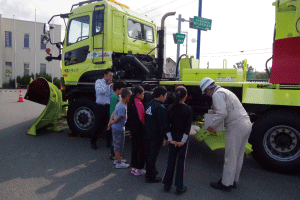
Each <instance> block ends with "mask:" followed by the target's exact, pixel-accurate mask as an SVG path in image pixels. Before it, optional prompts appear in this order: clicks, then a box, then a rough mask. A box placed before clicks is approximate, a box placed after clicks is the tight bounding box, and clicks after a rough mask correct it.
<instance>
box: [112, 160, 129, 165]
mask: <svg viewBox="0 0 300 200" xmlns="http://www.w3.org/2000/svg"><path fill="white" fill-rule="evenodd" d="M117 162H118V161H117V160H114V165H116V164H117ZM126 162H127V160H125V159H122V160H121V163H126Z"/></svg>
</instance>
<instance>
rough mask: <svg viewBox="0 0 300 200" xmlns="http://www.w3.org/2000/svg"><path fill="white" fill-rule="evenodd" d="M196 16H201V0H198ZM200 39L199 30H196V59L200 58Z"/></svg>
mask: <svg viewBox="0 0 300 200" xmlns="http://www.w3.org/2000/svg"><path fill="white" fill-rule="evenodd" d="M198 16H199V17H202V0H199V10H198ZM200 40H201V30H198V36H197V55H196V58H197V59H199V58H200Z"/></svg>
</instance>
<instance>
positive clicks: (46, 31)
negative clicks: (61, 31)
mask: <svg viewBox="0 0 300 200" xmlns="http://www.w3.org/2000/svg"><path fill="white" fill-rule="evenodd" d="M49 31H50V25H49V24H44V34H45V35H49Z"/></svg>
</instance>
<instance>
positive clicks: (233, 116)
mask: <svg viewBox="0 0 300 200" xmlns="http://www.w3.org/2000/svg"><path fill="white" fill-rule="evenodd" d="M200 89H201V90H202V94H203V95H207V96H209V97H211V98H212V103H213V105H212V109H213V111H214V116H213V118H212V121H211V124H210V126H209V127H208V129H207V130H208V131H209V132H212V133H214V134H215V133H216V130H215V129H216V128H217V127H218V126H219V125H220V124H221V123H222V122H223V121H224V124H225V127H227V129H226V132H225V162H224V168H223V176H222V179H220V180H219V182H212V183H210V186H211V187H213V188H215V189H219V190H224V191H230V190H231V188H236V183H237V182H238V181H239V176H240V172H241V169H242V165H243V159H244V152H245V145H246V143H247V141H248V138H249V136H250V132H251V130H252V123H251V122H250V118H249V116H248V114H247V112H246V111H245V109H244V107H243V105H242V104H241V102H240V101H239V99H238V98H237V96H236V95H235V94H234V93H232V92H231V91H229V90H227V89H225V88H222V87H220V86H218V85H216V83H215V82H214V80H212V79H211V78H203V79H202V80H201V82H200Z"/></svg>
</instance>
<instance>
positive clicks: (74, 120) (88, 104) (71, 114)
mask: <svg viewBox="0 0 300 200" xmlns="http://www.w3.org/2000/svg"><path fill="white" fill-rule="evenodd" d="M67 121H68V125H69V128H70V129H71V132H72V134H74V135H77V134H78V135H80V136H82V137H90V136H91V135H92V131H93V130H94V126H97V125H98V123H95V121H96V114H95V102H94V100H93V99H92V98H88V97H82V98H79V99H76V100H75V102H73V103H72V104H71V105H70V106H69V108H68V115H67Z"/></svg>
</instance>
